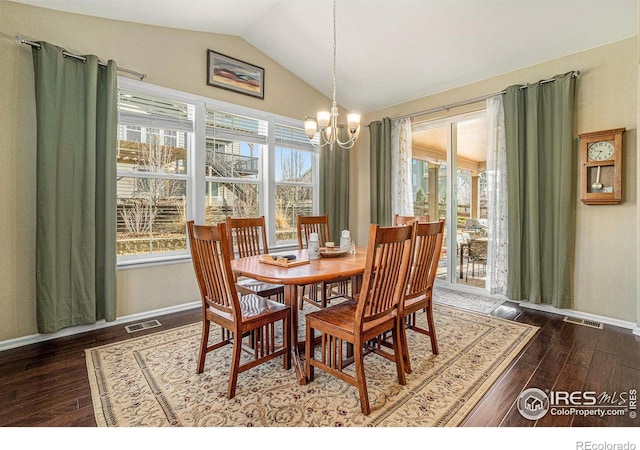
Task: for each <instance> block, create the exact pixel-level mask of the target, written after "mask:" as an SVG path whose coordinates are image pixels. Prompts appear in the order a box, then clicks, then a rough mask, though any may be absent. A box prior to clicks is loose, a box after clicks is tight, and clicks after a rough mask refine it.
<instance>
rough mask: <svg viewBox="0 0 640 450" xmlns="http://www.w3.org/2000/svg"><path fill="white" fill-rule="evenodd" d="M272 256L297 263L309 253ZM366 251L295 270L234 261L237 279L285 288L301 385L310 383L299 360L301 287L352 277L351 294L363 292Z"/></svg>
mask: <svg viewBox="0 0 640 450" xmlns="http://www.w3.org/2000/svg"><path fill="white" fill-rule="evenodd" d="M269 254H270V255H284V254H287V255H294V256H295V257H296V259H295V261H304V260H308V259H309V258H308V255H307V250H306V249H304V250H292V251H286V252H277V253H274V252H270V253H269ZM366 256H367V249H366V248H361V247H357V248H356V252H355V253H348V254H346V255H344V256H340V257H331V258H324V257H321V258H320V259H315V260H310V261H309V264H301V265H297V266H293V267H280V266H276V265H272V264H266V263H263V262H260V256H250V257H246V258H238V259H233V260H231V269H232V270H233V273H234V274H235V275H236V276H244V277H249V278H253V279H256V280H259V281H263V282H267V283H273V284H282V285H284V302H285V304H286V305H289V306H290V307H291V320H290V321H289V323H290V330H288V332H289V333H290V336H291V341H290V342H291V351H292V362H293V366H294V368H295V370H296V375H297V378H298V382H299V383H300V384H301V385H303V384H306V382H307V380H306V377H305V373H304V369H303V367H302V362H301V359H300V348H301V346H303V345H304V342H298V311H299V308H298V301H299V299H298V287H299V286H305V285H309V284H318V283H321V282H323V281H330V280H332V279H336V278H339V277H351V290H352V295H353V294H355V293H358V292H359V291H360V286H361V284H362V275H363V273H364V267H365V262H366Z"/></svg>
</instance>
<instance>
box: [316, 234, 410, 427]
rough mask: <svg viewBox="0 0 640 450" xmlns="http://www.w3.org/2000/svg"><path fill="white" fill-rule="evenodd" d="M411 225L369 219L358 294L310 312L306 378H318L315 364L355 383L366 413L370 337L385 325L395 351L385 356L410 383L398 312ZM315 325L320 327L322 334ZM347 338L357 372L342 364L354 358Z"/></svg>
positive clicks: (402, 293)
mask: <svg viewBox="0 0 640 450" xmlns="http://www.w3.org/2000/svg"><path fill="white" fill-rule="evenodd" d="M413 230H414V226H413V225H412V224H410V225H408V226H401V227H400V226H398V227H380V226H379V225H376V224H371V225H370V227H369V242H368V245H367V260H366V263H365V270H364V274H363V280H362V288H361V291H360V295H359V297H358V300H354V299H351V300H347V301H345V302H342V303H338V304H336V305H332V306H329V307H327V308H325V309H321V310H319V311H316V312H312V313H309V314H307V316H306V323H307V327H306V343H305V360H306V362H305V367H306V373H307V378H308V380H309V381H310V382H312V381H313V380H314V369H315V368H316V367H318V368H319V369H322V370H324V371H326V372H328V373H329V374H331V375H333V376H335V377H337V378H340V379H341V380H343V381H345V382H347V383H349V384H351V385H353V386H356V387H357V388H358V393H359V397H360V408H361V410H362V412H363V413H364V414H365V415H368V414H369V413H370V412H371V407H370V404H369V395H368V392H367V381H366V378H365V371H364V355H365V346H367V342H368V341H371V340H372V339H374V338H376V337H377V336H379V335H381V334H383V333H385V332H387V331H391V332H392V337H393V355H388V354H382V356H385V357H387V358H388V359H390V360H392V361H394V362H395V365H396V372H397V376H398V382H399V383H400V384H401V385H404V384H406V375H405V369H404V357H403V354H404V353H403V349H402V348H401V345H402V337H401V336H402V333H403V327H404V326H403V324H402V321H401V319H400V316H401V308H402V303H401V301H402V298H403V295H404V288H405V283H406V277H407V273H408V270H409V265H410V263H411V253H412V250H413V248H412V245H413ZM316 331H318V332H320V336H319V338H318V339H316V335H315V332H316ZM318 341H319V343H320V347H321V348H320V352H319V353H320V354H319V359H317V358H316V354H315V347H316V342H318ZM343 344H346V345H343ZM349 344H351V345H352V346H353V363H354V364H355V376H353V375H351V374H350V373H348V372H344V370H343V369H344V368H345V367H347V366H348V365H349V364H350V360H349V359H346V360H345V359H344V356H345V355H346V354H347V351H348V348H347V347H348V346H349ZM367 349H368V346H367ZM367 353H369V352H368V351H367Z"/></svg>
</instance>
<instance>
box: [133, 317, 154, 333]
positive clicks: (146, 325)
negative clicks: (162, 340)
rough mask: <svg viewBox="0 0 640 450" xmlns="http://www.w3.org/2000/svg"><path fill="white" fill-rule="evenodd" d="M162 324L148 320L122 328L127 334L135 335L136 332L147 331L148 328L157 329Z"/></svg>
mask: <svg viewBox="0 0 640 450" xmlns="http://www.w3.org/2000/svg"><path fill="white" fill-rule="evenodd" d="M161 325H162V324H161V323H160V322H158V321H157V320H155V319H153V320H148V321H146V322H140V323H134V324H133V325H127V326H126V327H124V329H125V330H127V333H135V332H136V331H142V330H148V329H149V328H155V327H159V326H161Z"/></svg>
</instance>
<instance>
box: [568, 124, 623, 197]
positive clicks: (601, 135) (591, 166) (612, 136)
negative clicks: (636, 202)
mask: <svg viewBox="0 0 640 450" xmlns="http://www.w3.org/2000/svg"><path fill="white" fill-rule="evenodd" d="M624 131H625V129H624V128H615V129H612V130H603V131H594V132H591V133H582V134H579V135H578V136H579V137H580V155H581V156H580V157H581V162H582V172H581V179H580V186H581V187H580V190H581V195H580V200H581V201H582V203H584V204H585V205H615V204H617V203H620V202H621V201H622V134H623V133H624Z"/></svg>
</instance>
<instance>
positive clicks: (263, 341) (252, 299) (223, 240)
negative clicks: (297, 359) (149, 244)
mask: <svg viewBox="0 0 640 450" xmlns="http://www.w3.org/2000/svg"><path fill="white" fill-rule="evenodd" d="M187 230H188V234H189V244H190V248H191V257H192V261H193V267H194V270H195V274H196V280H197V282H198V287H199V289H200V296H201V299H202V336H201V340H200V350H199V352H198V366H197V373H202V372H203V371H204V366H205V360H206V356H207V354H208V353H209V352H212V351H214V350H217V349H219V348H221V347H223V346H224V345H227V344H231V343H232V344H233V356H232V358H231V369H230V372H229V385H228V388H227V398H233V397H234V396H235V394H236V385H237V382H238V374H240V373H242V372H244V371H246V370H249V369H251V368H252V367H255V366H257V365H258V364H262V363H264V362H267V361H269V360H271V359H273V358H276V357H278V356H281V355H282V357H283V366H284V368H285V369H287V370H288V369H289V368H290V367H291V352H290V345H289V342H290V336H289V333H286V332H284V330H288V329H289V322H290V320H291V308H290V307H289V306H286V305H283V304H281V303H277V302H274V301H272V300H269V299H266V298H264V297H260V296H258V295H256V294H248V295H243V296H239V295H238V291H237V290H236V284H235V279H234V276H233V273H232V271H231V263H230V259H231V258H230V254H229V243H228V235H227V229H226V224H225V223H220V224H218V225H195V224H194V222H193V221H192V220H191V221H189V222H187ZM212 322H213V323H215V324H217V325H219V326H220V327H221V328H222V329H224V330H227V332H228V333H223V338H222V339H221V340H220V342H217V343H214V344H211V345H210V344H209V331H210V328H211V323H212ZM279 322H282V329H281V330H282V332H281V334H282V338H281V341H282V342H281V344H280V343H278V342H276V327H275V325H276V324H277V323H279ZM225 335H226V337H225ZM244 336H247V337H248V339H249V340H250V346H247V347H246V348H245V347H244V345H243V339H244ZM242 350H246V351H248V352H249V353H251V354H252V355H253V359H251V360H249V361H247V362H244V363H242V360H241V351H242Z"/></svg>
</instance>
